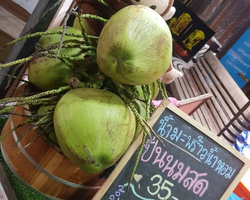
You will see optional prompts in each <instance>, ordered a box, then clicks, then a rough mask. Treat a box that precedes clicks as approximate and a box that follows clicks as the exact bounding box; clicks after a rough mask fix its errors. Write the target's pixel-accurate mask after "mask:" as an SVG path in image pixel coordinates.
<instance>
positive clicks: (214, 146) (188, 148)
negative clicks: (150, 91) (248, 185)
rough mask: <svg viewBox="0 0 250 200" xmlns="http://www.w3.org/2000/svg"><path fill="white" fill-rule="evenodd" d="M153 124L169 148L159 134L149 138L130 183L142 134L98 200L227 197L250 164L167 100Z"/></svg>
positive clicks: (161, 106)
mask: <svg viewBox="0 0 250 200" xmlns="http://www.w3.org/2000/svg"><path fill="white" fill-rule="evenodd" d="M150 125H151V126H153V130H154V131H155V132H156V134H157V135H158V136H159V137H160V138H161V140H162V141H163V143H164V144H165V146H166V148H164V147H163V146H162V145H161V143H160V142H159V141H158V140H157V139H155V138H152V140H151V141H150V140H148V143H146V144H148V145H146V146H145V147H144V149H143V152H142V155H141V157H140V160H139V164H138V167H137V169H136V172H135V175H134V177H133V180H132V182H131V183H130V184H129V182H128V181H129V177H130V175H131V173H132V170H133V167H134V164H135V161H136V158H137V155H138V152H139V148H138V147H139V146H140V143H141V139H142V135H140V137H139V138H138V139H137V140H136V141H135V142H134V143H133V144H132V145H131V147H130V148H129V149H128V151H127V152H126V154H125V155H124V156H123V158H122V159H121V161H120V162H119V163H118V165H117V166H116V168H115V169H114V171H113V172H112V174H111V175H110V176H109V178H108V179H107V180H106V182H105V183H104V185H103V186H102V188H101V189H100V190H99V191H98V193H97V194H96V195H95V197H94V198H93V200H100V199H103V200H106V199H108V200H157V199H164V200H168V199H169V200H183V199H192V200H200V199H203V200H218V199H227V198H228V197H229V195H230V194H231V193H232V191H233V190H234V188H235V187H236V186H237V184H238V183H239V181H240V179H241V178H242V176H243V175H244V174H245V172H246V170H247V169H248V168H249V166H250V165H249V164H250V162H249V160H248V159H246V158H245V157H244V156H243V155H241V154H240V153H239V152H237V151H236V150H235V149H233V148H232V147H230V146H226V145H225V144H223V142H222V141H221V139H219V138H218V137H217V136H216V135H214V134H213V133H211V132H210V131H209V130H207V129H206V128H204V127H203V126H201V125H199V124H198V123H197V122H195V121H194V120H193V119H192V118H191V117H190V116H188V115H186V114H184V113H183V112H181V111H180V110H179V109H178V108H176V107H174V106H173V105H171V104H168V103H167V102H166V101H165V102H164V103H162V104H161V105H160V107H159V108H158V109H157V111H156V112H155V113H154V115H153V116H152V117H151V120H150Z"/></svg>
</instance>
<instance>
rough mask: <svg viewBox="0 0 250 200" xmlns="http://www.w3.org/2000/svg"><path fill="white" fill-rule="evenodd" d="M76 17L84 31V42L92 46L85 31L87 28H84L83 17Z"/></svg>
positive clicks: (78, 14) (78, 15)
mask: <svg viewBox="0 0 250 200" xmlns="http://www.w3.org/2000/svg"><path fill="white" fill-rule="evenodd" d="M75 15H76V17H77V18H78V21H79V24H80V26H81V29H82V36H83V39H84V41H85V42H86V44H87V45H90V44H92V42H91V40H90V39H89V38H88V36H87V34H86V31H85V28H84V24H83V17H82V15H81V14H80V13H77V12H76V13H75Z"/></svg>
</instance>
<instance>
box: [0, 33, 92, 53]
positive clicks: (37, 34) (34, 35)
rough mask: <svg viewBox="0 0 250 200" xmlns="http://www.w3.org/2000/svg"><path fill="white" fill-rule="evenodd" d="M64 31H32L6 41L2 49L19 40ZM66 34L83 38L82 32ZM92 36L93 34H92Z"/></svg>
mask: <svg viewBox="0 0 250 200" xmlns="http://www.w3.org/2000/svg"><path fill="white" fill-rule="evenodd" d="M62 33H63V31H45V32H36V33H32V34H30V35H25V36H23V37H20V38H17V39H15V40H13V41H11V42H8V43H6V44H5V45H4V46H2V47H1V48H0V49H3V48H5V47H7V46H10V45H12V44H15V43H17V42H20V41H22V40H26V39H29V38H32V37H37V36H43V35H54V34H58V35H61V34H62ZM65 35H66V36H70V37H77V38H82V34H75V33H65ZM90 37H92V36H90Z"/></svg>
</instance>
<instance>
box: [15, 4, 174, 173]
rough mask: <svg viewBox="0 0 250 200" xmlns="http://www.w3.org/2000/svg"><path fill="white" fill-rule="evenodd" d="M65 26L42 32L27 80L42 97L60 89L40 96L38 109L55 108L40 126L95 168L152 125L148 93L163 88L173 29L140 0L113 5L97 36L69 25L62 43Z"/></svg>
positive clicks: (41, 111) (83, 165)
mask: <svg viewBox="0 0 250 200" xmlns="http://www.w3.org/2000/svg"><path fill="white" fill-rule="evenodd" d="M63 32H64V30H63V28H62V27H57V28H53V29H51V30H49V31H48V32H47V34H43V35H42V37H41V38H40V40H39V42H38V45H37V53H36V54H34V56H32V58H31V59H30V60H29V64H28V65H29V68H28V69H29V74H28V78H29V82H30V83H32V84H33V85H35V86H36V87H37V88H39V89H40V91H41V92H40V94H39V95H38V96H39V98H42V97H43V98H44V97H51V95H52V96H53V95H54V96H56V97H57V100H56V103H51V104H50V103H48V102H46V104H45V103H44V102H45V100H43V101H41V102H42V103H41V104H40V105H39V109H38V110H37V113H38V114H44V113H51V111H52V113H53V121H51V118H48V120H47V122H48V123H49V124H50V129H49V130H48V126H47V125H46V123H40V124H42V125H39V126H40V128H41V129H44V130H46V134H47V136H48V137H49V138H50V139H51V140H52V141H53V142H54V143H55V144H57V145H59V147H60V148H61V150H62V152H63V153H64V154H65V156H66V157H67V158H68V159H70V160H71V161H72V162H74V163H75V164H76V165H77V166H79V167H80V168H81V169H82V170H84V171H86V172H88V173H97V172H100V171H103V170H105V169H107V168H109V167H110V166H112V165H114V164H115V163H116V162H117V161H118V160H119V159H120V158H121V156H122V155H123V154H124V153H125V152H126V150H127V149H128V148H129V146H130V145H131V143H132V142H133V141H134V140H135V139H136V138H137V136H138V134H139V133H140V132H141V131H142V130H144V131H145V132H147V133H150V131H149V129H148V128H147V123H146V122H147V121H148V119H149V117H150V115H151V114H152V112H154V110H155V108H154V106H153V105H152V103H151V100H152V99H153V98H154V97H155V96H156V95H157V94H158V92H159V88H160V89H162V88H161V82H160V80H159V78H160V77H161V76H162V74H163V73H164V72H165V71H166V70H167V69H168V67H169V65H170V61H171V56H172V37H171V33H170V30H169V28H168V25H167V24H166V22H165V21H164V20H163V19H162V17H161V16H160V15H159V14H158V13H156V12H155V11H153V10H152V9H150V8H148V7H146V6H139V5H131V6H128V7H125V8H123V9H121V10H119V11H118V12H117V13H115V14H114V15H113V16H112V17H111V18H110V19H109V20H108V21H107V22H106V23H105V25H104V28H103V29H102V31H101V34H100V35H99V37H98V38H94V37H91V36H88V35H86V34H82V31H80V30H78V29H75V28H72V27H67V28H66V32H65V36H64V39H63V43H62V44H60V41H61V35H60V34H58V33H63ZM49 33H51V34H49ZM52 33H57V34H52ZM81 35H82V37H80V36H81ZM93 38H94V39H96V40H97V46H96V45H93V42H92V41H93ZM60 45H61V47H60V49H58V46H60ZM59 50H60V53H59V54H58V52H59ZM30 98H33V99H36V98H37V97H30ZM26 99H28V98H27V97H25V98H22V100H21V99H20V101H25V100H26ZM15 100H17V99H15ZM53 100H54V101H53V102H55V98H54V99H53ZM29 102H30V101H29ZM44 115H45V114H44ZM51 122H53V126H52V128H51ZM38 124H39V123H38ZM145 127H146V128H145Z"/></svg>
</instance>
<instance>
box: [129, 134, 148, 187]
mask: <svg viewBox="0 0 250 200" xmlns="http://www.w3.org/2000/svg"><path fill="white" fill-rule="evenodd" d="M145 142H146V134H143V137H142V143H141V146H140V150H139V152H138V156H137V158H136V161H135V165H134V167H133V171H132V173H131V175H130V178H129V183H128V184H130V183H131V181H132V180H133V177H134V175H135V171H136V169H137V166H138V164H139V161H140V157H141V154H142V151H143V147H144V145H145Z"/></svg>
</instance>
